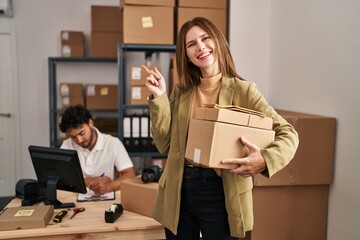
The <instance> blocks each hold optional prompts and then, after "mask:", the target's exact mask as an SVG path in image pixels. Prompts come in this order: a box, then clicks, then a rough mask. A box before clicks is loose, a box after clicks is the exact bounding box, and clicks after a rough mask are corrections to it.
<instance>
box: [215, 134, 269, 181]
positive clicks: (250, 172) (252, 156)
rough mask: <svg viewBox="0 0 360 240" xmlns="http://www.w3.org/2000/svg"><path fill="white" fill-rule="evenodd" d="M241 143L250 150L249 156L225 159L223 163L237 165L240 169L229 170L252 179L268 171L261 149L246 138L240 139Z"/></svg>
mask: <svg viewBox="0 0 360 240" xmlns="http://www.w3.org/2000/svg"><path fill="white" fill-rule="evenodd" d="M240 143H241V144H242V145H243V146H242V147H245V148H247V149H248V154H247V155H246V156H245V157H242V158H229V159H224V160H222V161H221V162H222V163H235V164H237V165H238V166H239V167H237V168H235V169H231V170H229V171H230V172H231V173H234V174H238V175H241V176H243V177H252V176H255V175H256V174H259V173H261V172H263V171H264V170H265V169H266V163H265V159H264V157H263V156H262V154H261V152H260V148H259V147H258V146H256V145H254V144H252V143H250V142H249V141H247V140H246V139H245V138H244V137H241V138H240Z"/></svg>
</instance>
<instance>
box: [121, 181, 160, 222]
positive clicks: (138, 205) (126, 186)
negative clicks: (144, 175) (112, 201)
mask: <svg viewBox="0 0 360 240" xmlns="http://www.w3.org/2000/svg"><path fill="white" fill-rule="evenodd" d="M158 186H159V184H158V183H155V182H149V183H143V182H142V181H141V177H140V176H137V177H135V178H132V179H127V180H124V181H122V182H121V204H122V205H123V207H124V209H125V210H126V211H130V212H134V213H137V214H141V215H144V216H148V217H151V216H152V210H153V206H154V203H155V199H156V194H157V189H158Z"/></svg>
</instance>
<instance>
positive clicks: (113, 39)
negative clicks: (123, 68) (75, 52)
mask: <svg viewBox="0 0 360 240" xmlns="http://www.w3.org/2000/svg"><path fill="white" fill-rule="evenodd" d="M121 21H122V15H121V12H120V11H119V8H118V7H116V6H91V39H90V56H91V57H102V58H103V57H109V58H115V57H116V56H117V45H118V44H119V43H121V42H122V39H123V29H122V24H121Z"/></svg>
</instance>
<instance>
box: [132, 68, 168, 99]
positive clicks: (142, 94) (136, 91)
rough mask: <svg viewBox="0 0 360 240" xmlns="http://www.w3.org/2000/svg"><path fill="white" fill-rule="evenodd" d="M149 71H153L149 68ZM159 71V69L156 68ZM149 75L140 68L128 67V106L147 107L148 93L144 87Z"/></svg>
mask: <svg viewBox="0 0 360 240" xmlns="http://www.w3.org/2000/svg"><path fill="white" fill-rule="evenodd" d="M149 69H154V68H153V67H149ZM157 69H159V71H161V68H160V67H157ZM148 76H149V74H148V73H147V72H146V71H145V70H143V69H142V67H141V66H133V67H130V104H131V105H147V97H148V96H149V95H150V91H149V90H148V88H147V87H146V86H145V83H146V78H147V77H148Z"/></svg>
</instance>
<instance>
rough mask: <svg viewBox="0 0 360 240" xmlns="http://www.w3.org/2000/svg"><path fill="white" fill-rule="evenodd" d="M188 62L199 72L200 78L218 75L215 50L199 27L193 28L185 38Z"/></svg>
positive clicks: (211, 41)
mask: <svg viewBox="0 0 360 240" xmlns="http://www.w3.org/2000/svg"><path fill="white" fill-rule="evenodd" d="M185 49H186V56H187V58H188V61H190V62H192V63H193V64H194V65H195V66H197V67H199V68H200V70H201V75H202V77H213V76H215V75H217V74H218V73H219V65H218V61H217V55H216V48H215V43H214V41H213V39H211V38H210V35H209V34H208V33H207V32H205V31H204V30H203V29H202V28H200V27H199V26H193V27H192V28H190V29H189V31H188V32H187V33H186V36H185Z"/></svg>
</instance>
